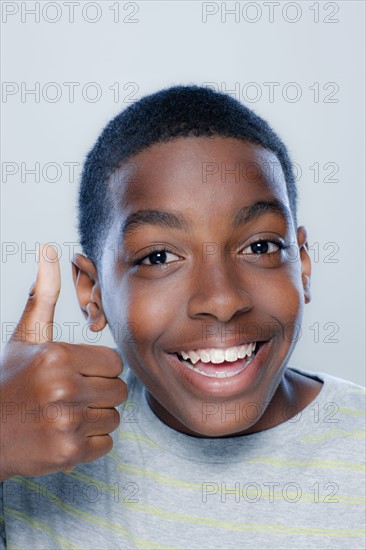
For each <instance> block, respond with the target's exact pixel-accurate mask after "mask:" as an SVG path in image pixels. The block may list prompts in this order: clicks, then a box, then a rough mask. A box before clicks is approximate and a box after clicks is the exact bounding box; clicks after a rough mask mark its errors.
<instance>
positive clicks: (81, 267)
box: [71, 254, 107, 332]
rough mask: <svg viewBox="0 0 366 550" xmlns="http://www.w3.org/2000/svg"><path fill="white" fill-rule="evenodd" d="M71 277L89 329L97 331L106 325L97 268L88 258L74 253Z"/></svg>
mask: <svg viewBox="0 0 366 550" xmlns="http://www.w3.org/2000/svg"><path fill="white" fill-rule="evenodd" d="M71 265H72V277H73V281H74V285H75V289H76V294H77V298H78V301H79V305H80V309H81V311H82V313H83V315H84V318H85V319H86V320H87V322H88V324H89V328H90V330H92V331H93V332H98V331H100V330H103V329H104V328H105V326H106V325H107V319H106V317H105V315H104V311H103V306H102V297H101V292H100V284H99V279H98V272H97V269H96V267H95V265H94V263H93V262H92V260H90V259H89V258H86V257H85V256H83V255H82V254H75V255H74V257H73V259H72V263H71Z"/></svg>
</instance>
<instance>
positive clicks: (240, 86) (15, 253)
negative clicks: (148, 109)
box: [1, 1, 365, 384]
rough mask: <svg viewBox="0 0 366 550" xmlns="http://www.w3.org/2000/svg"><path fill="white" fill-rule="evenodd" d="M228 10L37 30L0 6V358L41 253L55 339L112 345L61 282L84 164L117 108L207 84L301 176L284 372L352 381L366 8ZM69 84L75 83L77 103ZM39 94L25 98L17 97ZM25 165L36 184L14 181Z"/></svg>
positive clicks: (68, 283)
mask: <svg viewBox="0 0 366 550" xmlns="http://www.w3.org/2000/svg"><path fill="white" fill-rule="evenodd" d="M236 4H237V6H238V7H239V9H238V8H236V10H237V11H236V13H234V14H233V13H232V14H229V13H225V8H226V12H227V11H228V10H230V9H231V10H233V9H235V5H236ZM236 4H235V3H234V2H227V3H226V4H225V3H224V4H223V6H222V4H221V2H210V3H201V2H179V1H177V2H155V1H152V2H119V3H118V2H108V1H104V2H99V3H97V2H80V3H79V6H76V7H75V11H74V14H73V21H72V13H71V12H70V9H69V8H68V7H67V6H66V5H65V3H64V2H48V3H47V2H40V3H39V5H40V11H39V21H36V20H35V19H36V17H37V19H38V14H36V16H35V15H32V14H31V13H28V12H27V11H26V10H27V9H28V10H32V9H34V7H35V2H26V3H24V2H22V3H21V2H2V19H3V23H2V33H3V38H2V43H3V53H2V66H3V67H2V80H3V87H4V86H5V92H6V93H5V94H3V99H2V138H3V139H2V191H1V198H2V210H1V233H2V235H1V237H2V261H1V271H2V288H1V319H2V346H4V344H5V342H6V340H7V338H8V333H9V330H10V327H11V324H12V323H15V322H16V321H17V320H18V318H19V316H20V314H21V312H22V310H23V307H24V304H25V301H26V297H27V293H28V289H29V287H30V285H31V283H32V281H33V280H34V278H35V274H36V268H37V264H36V256H35V253H34V250H35V248H36V243H38V242H53V243H57V245H58V250H59V254H61V270H62V291H61V296H60V300H59V303H58V306H57V310H56V317H55V321H56V323H57V330H56V339H60V340H66V341H73V342H82V341H83V342H89V343H91V342H92V338H97V340H96V343H98V344H107V345H112V338H111V335H110V333H109V331H108V329H107V330H105V331H104V332H103V333H102V334H101V335H99V336H98V335H97V336H96V335H95V334H92V333H90V332H88V331H87V330H86V327H85V325H84V318H83V317H82V315H81V312H80V310H79V308H78V305H77V302H76V297H75V291H74V287H73V284H72V278H71V266H70V258H71V255H72V252H73V251H77V250H80V249H79V247H78V246H77V245H74V244H72V243H77V241H78V236H77V232H76V198H77V187H78V176H79V174H80V170H81V164H82V162H83V159H84V157H85V155H86V153H87V151H88V150H89V149H90V147H91V146H92V145H93V143H94V141H95V139H96V138H97V136H98V134H99V133H100V131H101V129H102V127H103V126H104V125H105V124H106V123H107V122H108V120H110V119H111V118H112V117H113V116H114V115H115V114H117V113H118V112H120V111H121V110H122V109H124V108H125V107H126V106H127V105H128V104H129V102H131V101H133V100H135V99H138V98H140V97H141V96H143V95H145V94H146V93H150V92H153V91H155V90H158V89H160V88H162V87H165V86H169V85H172V84H181V83H196V84H203V83H215V84H214V85H215V86H216V87H217V88H218V89H222V90H223V91H225V90H227V91H232V92H233V93H234V94H236V97H238V98H239V99H241V100H242V101H244V102H245V103H246V104H247V105H249V106H250V107H252V108H253V109H254V110H255V111H256V112H257V113H258V114H259V115H260V116H262V117H264V118H266V119H267V120H268V121H269V122H270V123H271V124H272V125H273V127H274V129H275V130H276V131H277V132H278V133H279V135H280V136H281V137H282V139H283V140H284V141H285V143H286V144H287V145H288V148H289V151H290V154H291V156H292V159H293V161H295V162H296V163H297V164H298V165H299V166H300V168H301V177H299V180H298V187H299V195H300V210H299V223H300V224H304V225H306V226H307V228H308V231H309V241H310V245H311V254H312V259H313V277H312V289H313V299H312V302H311V303H310V304H309V305H308V306H306V308H305V309H306V312H305V318H304V323H303V329H302V336H301V339H300V341H299V343H298V346H297V349H296V351H295V353H294V355H293V358H292V361H291V364H292V365H294V366H299V367H302V368H305V369H309V370H314V371H324V372H328V373H330V374H334V375H336V376H340V377H342V378H347V379H349V380H352V381H354V382H356V383H361V384H364V364H365V363H364V334H365V326H364V285H363V280H364V251H365V242H364V151H365V142H364V135H365V134H364V129H365V127H364V97H365V89H364V82H365V78H364V77H365V74H364V63H365V59H364V53H363V52H364V46H365V44H364V18H365V13H364V12H365V4H364V2H363V1H347V2H306V1H305V2H304V1H302V2H280V3H279V5H274V4H277V3H276V2H275V3H274V2H240V3H236ZM22 5H23V8H22ZM117 5H118V6H119V13H117V11H116V10H117V8H116V6H117ZM45 6H46V7H45ZM113 6H114V7H113ZM312 6H313V7H312ZM272 9H273V10H274V12H273V13H271V10H272ZM10 12H14V13H12V14H11V13H10ZM208 12H209V13H208ZM114 19H116V21H115V20H114ZM52 21H53V22H52ZM92 21H94V22H92ZM67 82H69V83H70V82H74V83H78V85H75V87H74V98H72V96H71V95H70V89H71V84H69V85H67V84H65V83H67ZM271 82H272V83H276V84H275V85H273V86H274V88H273V89H274V95H273V96H272V97H271V95H270V90H271V85H270V84H268V83H271ZM22 83H23V84H22ZM37 83H38V84H37ZM52 83H53V84H52ZM90 83H95V84H90ZM266 83H267V84H266ZM37 86H39V93H38V92H37V96H36V97H35V96H34V95H32V94H26V93H25V92H26V90H29V89H32V88H33V89H36V88H37ZM117 91H118V96H119V97H117ZM22 92H23V94H22ZM96 93H98V94H99V96H100V97H99V98H98V97H96ZM57 94H58V95H57ZM9 163H12V164H9ZM22 163H23V164H22ZM35 163H39V172H40V181H39V182H36V181H35V176H34V174H33V175H32V174H30V173H26V170H27V169H31V168H32V167H33V168H34V167H35ZM68 163H76V165H75V174H74V177H70V164H68ZM315 163H318V164H315ZM328 163H330V164H328ZM317 166H318V167H319V177H318V178H317V177H315V169H316V167H317ZM310 167H313V168H310ZM335 168H336V169H337V170H338V171H337V173H335V172H336V170H335ZM9 171H13V172H14V173H13V174H9ZM316 179H318V181H316ZM332 179H333V180H335V181H329V180H332ZM52 180H54V181H52ZM67 243H69V244H67ZM70 323H74V325H71V324H70ZM72 327H73V329H74V334H72V332H71V328H72Z"/></svg>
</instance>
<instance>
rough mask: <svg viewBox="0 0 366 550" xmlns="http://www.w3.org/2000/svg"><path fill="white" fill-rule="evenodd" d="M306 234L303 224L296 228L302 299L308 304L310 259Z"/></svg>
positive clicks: (309, 296) (309, 297) (309, 298)
mask: <svg viewBox="0 0 366 550" xmlns="http://www.w3.org/2000/svg"><path fill="white" fill-rule="evenodd" d="M307 238H308V234H307V231H306V228H305V227H304V226H300V227H298V229H297V243H298V245H299V250H300V261H301V279H302V286H303V289H304V301H305V304H308V303H309V302H310V300H311V292H310V279H311V260H310V255H309V245H308V241H307Z"/></svg>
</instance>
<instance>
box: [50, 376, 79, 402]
mask: <svg viewBox="0 0 366 550" xmlns="http://www.w3.org/2000/svg"><path fill="white" fill-rule="evenodd" d="M77 391H78V390H77V387H76V385H75V383H74V382H73V381H72V380H70V379H61V380H55V381H53V382H51V383H49V385H48V387H47V399H48V401H50V402H52V403H60V402H63V401H66V402H69V401H71V400H73V399H75V397H76V396H77Z"/></svg>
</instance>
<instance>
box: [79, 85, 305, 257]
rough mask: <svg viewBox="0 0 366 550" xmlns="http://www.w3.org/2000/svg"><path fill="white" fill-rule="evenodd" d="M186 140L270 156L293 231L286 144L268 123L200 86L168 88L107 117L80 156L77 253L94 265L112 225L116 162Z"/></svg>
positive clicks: (293, 197)
mask: <svg viewBox="0 0 366 550" xmlns="http://www.w3.org/2000/svg"><path fill="white" fill-rule="evenodd" d="M189 136H197V137H198V136H222V137H231V138H237V139H241V140H245V141H249V142H252V143H255V144H258V145H261V146H262V147H264V148H265V149H268V150H270V151H272V152H273V153H275V155H276V156H277V158H278V160H279V162H280V164H281V167H282V170H283V173H284V177H285V181H286V186H287V194H288V198H289V203H290V208H291V213H292V216H293V220H294V223H295V227H296V210H297V208H296V203H297V190H296V184H295V177H294V173H293V169H292V164H291V161H290V158H289V154H288V151H287V148H286V146H285V145H284V143H283V142H282V141H281V140H280V138H279V137H278V136H277V134H276V133H275V132H274V131H273V130H272V128H271V127H270V126H269V124H268V123H267V122H266V121H265V120H263V119H262V118H261V117H259V116H258V115H257V114H256V113H254V111H253V110H251V109H249V108H248V107H247V106H245V105H243V104H241V103H240V102H239V101H237V100H236V99H234V98H233V97H231V96H229V95H227V94H224V93H221V92H216V91H214V90H212V89H210V88H206V87H201V86H193V85H192V86H173V87H170V88H167V89H163V90H160V91H158V92H156V93H153V94H151V95H148V96H145V97H143V98H142V99H140V100H138V101H137V102H136V103H133V104H132V105H130V106H129V107H127V108H126V109H125V110H124V111H122V112H121V113H120V114H118V115H117V116H116V117H115V118H113V119H112V120H111V121H110V122H109V123H108V124H107V126H106V127H105V128H104V130H103V131H102V133H101V135H100V136H99V138H98V139H97V141H96V143H95V145H94V147H93V148H92V149H91V151H90V152H89V153H88V155H87V157H86V160H85V163H84V167H83V171H82V176H81V183H80V191H79V224H78V228H79V235H80V244H81V246H82V249H83V252H84V254H85V255H86V256H88V257H89V258H90V259H91V260H93V261H94V263H95V264H96V265H98V263H99V260H100V259H101V258H100V256H101V251H102V250H103V246H104V243H105V240H106V238H107V236H108V232H109V229H110V226H111V223H112V221H113V204H112V198H111V193H110V192H109V185H108V178H109V177H110V176H111V175H112V174H113V173H114V172H115V171H116V170H117V169H118V168H119V167H120V165H121V164H122V162H124V161H126V160H127V159H129V157H132V156H133V155H135V154H137V153H139V152H140V151H142V150H143V149H146V148H147V147H149V146H151V145H153V144H154V143H158V142H164V141H165V142H166V141H170V140H172V139H174V138H178V137H189Z"/></svg>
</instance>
